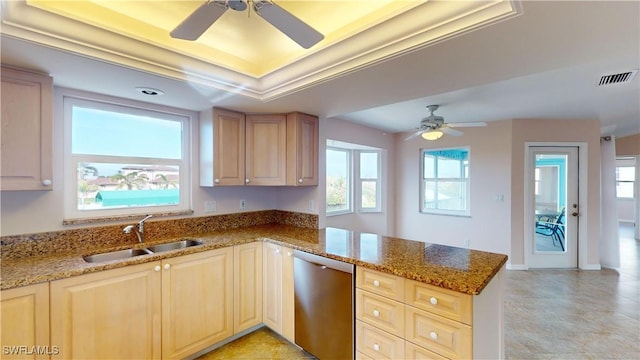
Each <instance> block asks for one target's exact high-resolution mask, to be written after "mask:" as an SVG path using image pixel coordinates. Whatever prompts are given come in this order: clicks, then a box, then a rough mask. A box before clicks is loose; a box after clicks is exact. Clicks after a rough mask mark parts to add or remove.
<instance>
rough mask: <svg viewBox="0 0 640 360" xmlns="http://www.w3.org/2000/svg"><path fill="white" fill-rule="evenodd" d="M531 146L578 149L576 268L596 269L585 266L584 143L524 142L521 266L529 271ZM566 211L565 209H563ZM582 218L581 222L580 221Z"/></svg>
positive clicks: (587, 162)
mask: <svg viewBox="0 0 640 360" xmlns="http://www.w3.org/2000/svg"><path fill="white" fill-rule="evenodd" d="M531 147H577V148H578V212H579V213H580V215H579V218H578V268H579V269H583V270H599V268H600V267H599V266H597V268H596V267H594V266H592V265H591V266H590V265H589V263H588V258H587V255H588V253H589V246H588V243H589V242H588V239H589V236H588V235H589V231H588V226H587V225H588V224H587V223H588V221H586V219H588V218H589V216H588V215H589V206H588V205H589V204H588V198H587V189H588V182H589V178H588V173H589V172H588V170H589V168H588V166H589V157H588V154H589V146H588V143H586V142H525V143H524V194H523V197H524V234H523V239H524V267H525V269H527V270H528V269H529V263H530V260H529V257H530V256H529V249H530V248H531V247H532V246H533V241H534V238H533V237H534V228H533V226H534V224H533V222H532V221H527V219H533V218H534V217H535V214H534V210H533V204H532V203H531V197H530V196H529V195H530V194H531V192H532V191H533V189H532V188H531V183H532V182H531V181H529V180H530V179H529V174H532V173H533V168H534V167H535V164H534V163H533V162H532V161H531V156H529V148H531ZM567 210H568V209H567ZM581 218H582V219H585V221H580V220H581Z"/></svg>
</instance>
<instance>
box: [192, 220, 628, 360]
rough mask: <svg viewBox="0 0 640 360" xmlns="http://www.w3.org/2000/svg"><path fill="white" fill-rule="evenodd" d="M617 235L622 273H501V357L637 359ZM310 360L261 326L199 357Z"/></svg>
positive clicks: (624, 253) (624, 244) (624, 242)
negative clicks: (502, 352)
mask: <svg viewBox="0 0 640 360" xmlns="http://www.w3.org/2000/svg"><path fill="white" fill-rule="evenodd" d="M620 230H621V231H620V235H621V236H620V242H621V266H620V268H617V269H603V270H602V271H579V270H535V271H534V270H529V271H507V273H506V281H505V294H506V296H505V298H506V299H505V307H504V309H505V334H506V336H505V352H506V358H507V359H563V360H570V359H633V360H638V359H640V315H639V313H640V290H639V289H640V242H639V241H637V240H635V239H633V228H632V227H631V226H628V225H625V226H622V227H621V229H620ZM312 358H313V357H311V356H310V355H309V354H308V353H305V352H304V351H302V350H300V349H299V348H297V347H296V346H295V345H292V344H290V343H288V342H287V341H286V340H284V339H283V338H281V337H280V336H278V335H277V334H275V333H274V332H272V331H271V330H268V329H266V328H263V329H260V330H258V331H255V332H253V333H251V334H249V335H247V336H245V337H243V338H240V339H238V340H236V341H234V342H232V343H229V344H227V345H225V346H223V347H222V348H220V349H217V350H214V351H212V352H210V353H208V354H206V355H204V356H202V357H201V358H199V359H206V360H210V359H312Z"/></svg>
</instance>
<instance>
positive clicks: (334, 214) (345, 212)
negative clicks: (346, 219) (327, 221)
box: [326, 210, 353, 217]
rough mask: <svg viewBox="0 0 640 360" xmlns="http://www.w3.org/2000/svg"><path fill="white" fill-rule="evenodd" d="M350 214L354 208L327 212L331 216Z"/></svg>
mask: <svg viewBox="0 0 640 360" xmlns="http://www.w3.org/2000/svg"><path fill="white" fill-rule="evenodd" d="M348 214H353V211H352V210H345V211H332V212H330V213H326V215H327V217H329V216H338V215H348Z"/></svg>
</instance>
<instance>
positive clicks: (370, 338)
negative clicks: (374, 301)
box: [356, 320, 405, 359]
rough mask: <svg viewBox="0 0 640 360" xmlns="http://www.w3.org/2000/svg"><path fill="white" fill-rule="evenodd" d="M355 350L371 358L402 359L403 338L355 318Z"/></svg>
mask: <svg viewBox="0 0 640 360" xmlns="http://www.w3.org/2000/svg"><path fill="white" fill-rule="evenodd" d="M356 351H358V352H361V353H362V354H364V355H365V356H368V357H370V358H372V359H404V357H405V356H404V340H403V339H401V338H399V337H396V336H393V335H391V334H389V333H386V332H384V331H382V330H380V329H378V328H375V327H373V326H371V325H368V324H366V323H364V322H362V321H360V320H356Z"/></svg>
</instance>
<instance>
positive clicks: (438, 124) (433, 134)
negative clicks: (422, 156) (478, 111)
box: [405, 105, 487, 140]
mask: <svg viewBox="0 0 640 360" xmlns="http://www.w3.org/2000/svg"><path fill="white" fill-rule="evenodd" d="M439 107H440V106H439V105H429V106H427V109H428V110H429V112H431V115H429V116H427V117H425V118H423V119H422V120H420V127H418V128H417V130H418V131H416V132H414V133H413V134H411V135H409V136H408V137H407V138H405V140H410V139H413V138H414V137H416V136H422V138H424V139H425V140H438V139H440V138H441V137H442V135H444V134H447V135H452V136H460V135H462V134H463V132H462V131H460V130H456V129H453V128H461V127H478V126H487V123H485V122H482V121H476V122H465V123H445V122H444V117H442V116H438V115H434V114H433V112H434V111H436V110H438V108H439Z"/></svg>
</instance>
